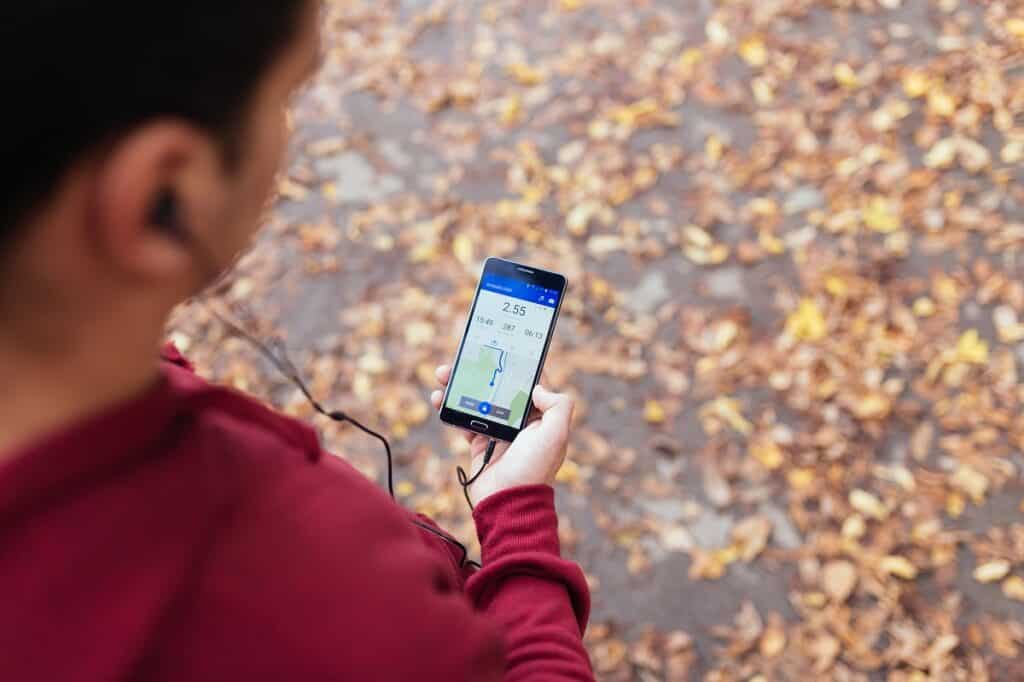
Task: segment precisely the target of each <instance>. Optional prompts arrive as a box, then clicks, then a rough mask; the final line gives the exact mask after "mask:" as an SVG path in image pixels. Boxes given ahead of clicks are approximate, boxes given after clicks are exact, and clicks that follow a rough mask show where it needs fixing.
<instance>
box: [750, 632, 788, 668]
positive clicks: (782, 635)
mask: <svg viewBox="0 0 1024 682" xmlns="http://www.w3.org/2000/svg"><path fill="white" fill-rule="evenodd" d="M785 648H786V630H785V628H784V627H783V626H782V624H781V623H780V622H775V623H771V624H769V625H768V627H767V628H765V631H764V634H763V635H762V636H761V644H760V650H761V655H762V656H764V657H765V658H775V657H776V656H778V655H779V654H781V653H782V651H783V649H785ZM753 679H754V678H752V679H751V682H753ZM761 679H762V680H763V679H764V678H763V677H762V678H761Z"/></svg>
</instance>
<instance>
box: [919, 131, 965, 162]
mask: <svg viewBox="0 0 1024 682" xmlns="http://www.w3.org/2000/svg"><path fill="white" fill-rule="evenodd" d="M956 152H957V141H956V139H955V138H952V137H946V138H943V139H941V140H939V141H938V142H936V143H935V144H934V145H932V148H931V149H929V150H928V153H927V154H925V155H924V165H925V166H927V167H928V168H949V167H950V166H952V165H953V161H955V160H956Z"/></svg>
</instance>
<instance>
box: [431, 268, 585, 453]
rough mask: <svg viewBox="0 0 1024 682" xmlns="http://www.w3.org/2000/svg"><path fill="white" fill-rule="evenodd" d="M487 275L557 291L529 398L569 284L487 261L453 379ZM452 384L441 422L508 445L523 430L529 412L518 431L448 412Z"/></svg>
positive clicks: (535, 270)
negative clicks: (555, 303) (556, 300)
mask: <svg viewBox="0 0 1024 682" xmlns="http://www.w3.org/2000/svg"><path fill="white" fill-rule="evenodd" d="M487 275H501V276H504V277H509V278H512V279H517V280H519V281H522V282H527V283H530V284H536V285H538V286H542V287H544V288H546V289H554V290H556V291H558V294H559V295H558V305H556V306H555V314H554V316H553V317H552V318H551V325H550V326H549V327H548V330H547V338H546V339H545V341H544V351H543V352H542V353H541V356H540V362H539V363H538V364H537V373H536V375H534V377H533V385H532V386H530V393H531V395H532V393H533V389H534V388H535V387H536V386H537V383H538V382H539V381H540V376H541V373H542V372H543V370H544V363H545V361H546V360H547V357H548V351H549V350H550V348H551V338H552V336H554V331H555V325H556V324H557V323H558V316H559V313H561V311H562V302H563V301H564V300H565V290H566V288H567V286H568V280H566V278H565V276H564V275H561V274H559V273H557V272H549V271H547V270H541V269H540V268H534V267H530V266H528V265H523V264H520V263H514V262H512V261H507V260H503V259H501V258H488V259H487V261H486V262H485V263H484V268H483V272H481V274H480V281H479V282H478V283H477V286H476V294H475V295H474V296H473V305H472V306H471V307H470V309H469V315H468V316H467V318H466V328H465V330H464V331H463V332H462V340H461V341H460V342H459V351H458V353H457V354H456V355H455V363H454V364H453V365H452V376H453V377H454V376H455V373H456V372H458V371H459V361H460V360H461V359H462V350H463V347H464V346H465V345H466V336H467V335H468V334H469V328H470V325H472V323H473V315H474V314H475V313H476V306H477V302H478V301H479V300H480V288H481V285H482V284H483V280H484V277H486V276H487ZM453 383H454V382H453V381H450V382H449V383H448V388H446V389H445V392H444V400H443V401H442V402H441V410H440V414H441V421H442V422H444V423H445V424H449V425H451V426H457V427H459V428H462V429H466V430H468V431H473V432H476V433H480V434H483V435H485V436H488V437H490V438H494V439H497V440H501V441H506V442H509V443H511V442H512V441H513V440H515V437H516V436H518V435H519V432H520V431H522V430H523V428H524V427H525V426H526V420H527V419H529V416H530V410H527V411H526V414H524V415H523V421H522V422H521V423H520V424H519V426H518V427H515V426H510V425H508V424H501V423H499V422H495V421H492V420H489V419H487V418H486V417H484V416H482V415H475V416H474V415H471V414H467V413H466V412H461V411H459V410H453V409H451V408H449V407H448V406H447V405H448V397H449V395H448V394H449V393H450V391H451V386H452V384H453Z"/></svg>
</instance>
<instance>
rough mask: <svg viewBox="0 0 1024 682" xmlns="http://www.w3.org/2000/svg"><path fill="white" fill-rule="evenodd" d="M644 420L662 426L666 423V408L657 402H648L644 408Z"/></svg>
mask: <svg viewBox="0 0 1024 682" xmlns="http://www.w3.org/2000/svg"><path fill="white" fill-rule="evenodd" d="M644 420H645V421H646V422H647V423H648V424H661V423H663V422H664V421H665V408H664V407H662V406H661V403H659V402H658V401H657V400H648V401H647V404H646V405H645V406H644Z"/></svg>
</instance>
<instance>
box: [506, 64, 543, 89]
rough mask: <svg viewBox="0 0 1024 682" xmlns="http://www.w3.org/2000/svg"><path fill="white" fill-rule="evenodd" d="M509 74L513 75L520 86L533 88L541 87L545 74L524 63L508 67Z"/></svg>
mask: <svg viewBox="0 0 1024 682" xmlns="http://www.w3.org/2000/svg"><path fill="white" fill-rule="evenodd" d="M508 72H509V73H510V74H512V77H513V78H515V79H516V80H517V81H519V84H520V85H526V86H533V85H539V84H540V83H541V82H543V80H544V74H543V73H541V71H540V70H538V69H536V68H534V67H532V66H530V65H529V64H524V63H523V62H516V63H514V64H511V65H510V66H509V67H508Z"/></svg>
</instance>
